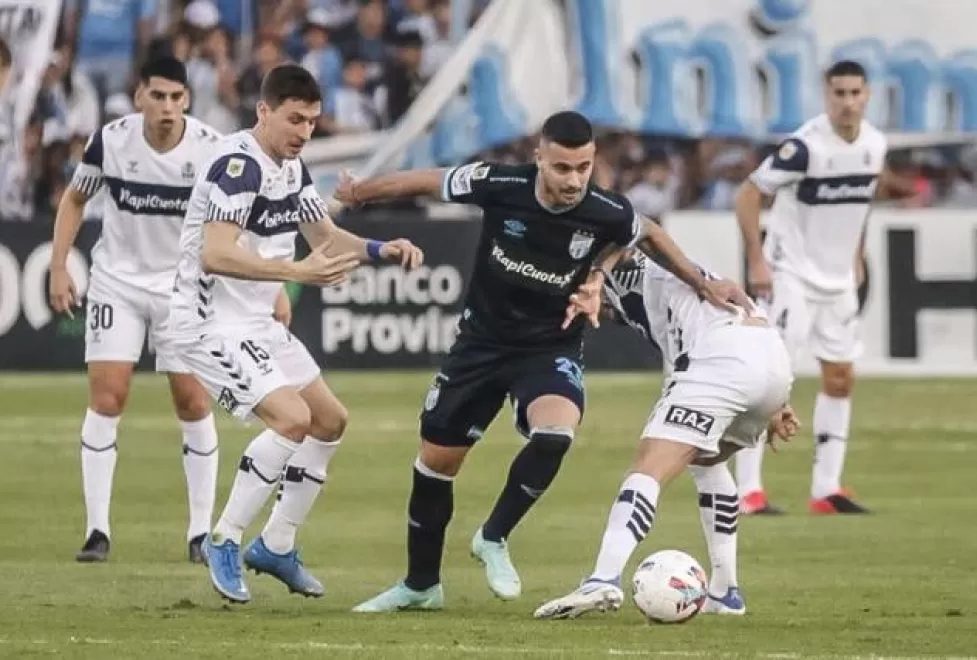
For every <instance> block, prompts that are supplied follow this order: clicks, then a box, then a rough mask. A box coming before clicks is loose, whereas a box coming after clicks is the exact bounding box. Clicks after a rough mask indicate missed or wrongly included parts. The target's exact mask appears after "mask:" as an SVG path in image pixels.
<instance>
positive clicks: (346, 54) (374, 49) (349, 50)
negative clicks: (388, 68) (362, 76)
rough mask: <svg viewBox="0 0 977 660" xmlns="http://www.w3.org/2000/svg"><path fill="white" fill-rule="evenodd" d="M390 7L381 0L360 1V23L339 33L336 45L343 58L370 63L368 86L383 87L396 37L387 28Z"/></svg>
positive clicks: (357, 13)
mask: <svg viewBox="0 0 977 660" xmlns="http://www.w3.org/2000/svg"><path fill="white" fill-rule="evenodd" d="M386 12H387V10H386V7H385V6H384V4H383V2H381V1H380V0H360V6H359V9H358V10H357V12H356V20H355V21H354V22H353V23H352V24H350V25H347V26H344V27H342V28H340V29H338V30H337V34H336V39H335V42H336V46H337V47H338V48H339V51H340V52H341V53H342V55H343V59H344V60H345V59H348V58H351V57H356V58H357V59H360V60H362V61H363V62H365V63H366V80H367V86H368V87H371V88H372V87H373V86H374V85H377V84H381V83H382V81H383V78H384V70H383V65H384V62H385V61H386V59H387V52H388V43H389V42H390V40H391V37H392V35H391V34H390V33H389V32H388V29H387V17H386Z"/></svg>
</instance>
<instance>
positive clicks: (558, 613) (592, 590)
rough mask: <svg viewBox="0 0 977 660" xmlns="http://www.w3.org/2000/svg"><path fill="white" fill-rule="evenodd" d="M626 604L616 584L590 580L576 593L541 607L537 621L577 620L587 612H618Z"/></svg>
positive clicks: (537, 614)
mask: <svg viewBox="0 0 977 660" xmlns="http://www.w3.org/2000/svg"><path fill="white" fill-rule="evenodd" d="M622 603H624V592H623V591H621V588H620V587H619V586H617V585H616V584H611V583H610V582H601V581H599V580H588V581H586V582H584V583H583V584H581V585H580V586H579V587H578V588H577V590H576V591H574V592H572V593H569V594H567V595H566V596H564V597H563V598H557V599H556V600H551V601H550V602H548V603H546V604H544V605H541V606H540V607H539V609H537V610H536V612H535V613H533V617H535V618H537V619H576V618H577V617H578V616H581V615H583V614H586V613H587V612H594V611H597V612H616V611H617V610H619V609H621V604H622Z"/></svg>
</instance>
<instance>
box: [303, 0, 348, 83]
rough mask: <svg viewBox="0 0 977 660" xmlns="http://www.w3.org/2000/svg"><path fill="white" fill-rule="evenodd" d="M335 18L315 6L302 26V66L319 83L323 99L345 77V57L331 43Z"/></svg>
mask: <svg viewBox="0 0 977 660" xmlns="http://www.w3.org/2000/svg"><path fill="white" fill-rule="evenodd" d="M333 20H334V19H333V17H332V15H331V14H330V13H329V12H328V11H327V10H325V9H321V8H318V7H314V8H312V9H310V10H309V12H308V13H307V14H306V16H305V25H304V26H303V28H302V41H303V42H304V44H305V49H306V54H305V57H303V58H302V66H303V67H304V68H305V69H306V70H307V71H308V72H309V73H311V74H312V75H313V77H315V79H316V82H318V83H319V89H320V90H321V91H322V98H323V99H328V98H329V96H330V94H332V92H333V90H334V89H335V88H336V87H338V86H339V85H340V83H341V82H342V77H343V58H342V56H341V55H340V54H339V49H337V48H336V47H335V46H333V45H332V44H331V43H329V30H330V29H332V28H333V27H334V26H335V24H334V23H333V22H332V21H333Z"/></svg>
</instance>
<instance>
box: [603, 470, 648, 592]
mask: <svg viewBox="0 0 977 660" xmlns="http://www.w3.org/2000/svg"><path fill="white" fill-rule="evenodd" d="M660 492H661V486H660V485H659V484H658V481H656V480H655V479H654V478H653V477H649V476H648V475H646V474H640V473H634V474H629V475H628V476H627V478H626V479H625V480H624V483H623V484H621V490H620V491H619V492H618V494H617V499H616V500H614V505H613V506H612V507H611V513H610V515H609V516H608V519H607V527H606V528H605V529H604V537H603V538H602V539H601V542H600V551H599V552H598V553H597V564H596V566H595V567H594V572H593V574H592V575H591V578H592V579H596V580H603V581H605V582H617V581H618V580H620V578H621V573H622V572H624V567H625V566H626V565H627V563H628V559H630V558H631V555H632V553H634V550H635V548H637V547H638V544H639V543H641V541H643V540H644V538H645V537H646V536H647V535H648V532H650V531H651V528H652V526H653V525H654V524H655V514H656V507H657V506H658V494H659V493H660Z"/></svg>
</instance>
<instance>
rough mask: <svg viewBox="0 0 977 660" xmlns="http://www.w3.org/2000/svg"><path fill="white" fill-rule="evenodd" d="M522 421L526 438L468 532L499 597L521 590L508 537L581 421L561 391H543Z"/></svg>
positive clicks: (549, 479) (556, 466) (544, 484)
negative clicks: (491, 502)
mask: <svg viewBox="0 0 977 660" xmlns="http://www.w3.org/2000/svg"><path fill="white" fill-rule="evenodd" d="M526 421H527V422H528V426H529V442H527V443H526V445H525V446H524V447H523V448H522V450H521V451H520V452H519V453H518V454H517V455H516V457H515V459H513V461H512V466H511V467H510V468H509V475H508V478H507V479H506V483H505V486H504V487H503V489H502V492H501V493H500V494H499V498H498V500H497V501H496V503H495V507H494V508H493V509H492V511H491V512H490V513H489V515H488V518H487V519H486V521H485V524H484V525H482V527H481V528H479V529H478V530H477V531H476V532H475V536H474V538H472V548H471V550H472V556H473V557H475V558H476V559H477V560H478V561H480V562H481V563H482V564H483V565H484V566H485V576H486V579H487V580H488V585H489V588H490V589H491V590H492V592H493V593H494V594H495V595H496V596H498V597H499V598H501V599H503V600H512V599H514V598H518V597H519V595H520V593H522V581H521V580H520V579H519V574H518V573H517V572H516V569H515V567H513V565H512V560H511V558H510V557H509V548H508V544H507V539H508V538H509V535H510V534H511V533H512V530H513V529H515V527H516V525H518V524H519V522H520V521H521V520H522V519H523V518H524V517H525V516H526V514H527V513H529V510H530V509H531V508H532V507H533V505H534V504H536V502H537V500H539V498H540V497H541V496H542V495H543V493H544V492H546V489H547V488H549V486H550V484H551V483H552V482H553V480H554V479H555V478H556V475H557V473H558V472H559V470H560V465H561V463H562V462H563V457H564V456H565V455H566V453H567V451H568V450H569V449H570V444H571V443H572V442H573V436H574V431H575V430H576V428H577V425H578V424H579V423H580V409H579V408H578V407H577V404H575V403H574V402H573V401H571V400H569V399H567V398H565V397H562V396H558V395H555V394H546V395H543V396H541V397H539V398H537V399H535V400H533V401H531V402H530V403H529V405H528V406H527V408H526Z"/></svg>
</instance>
